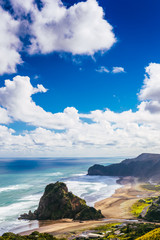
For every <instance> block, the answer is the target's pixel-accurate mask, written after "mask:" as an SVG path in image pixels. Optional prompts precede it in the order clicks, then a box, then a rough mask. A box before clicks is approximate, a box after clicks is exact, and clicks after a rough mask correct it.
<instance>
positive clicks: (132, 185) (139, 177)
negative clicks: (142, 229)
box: [19, 154, 160, 237]
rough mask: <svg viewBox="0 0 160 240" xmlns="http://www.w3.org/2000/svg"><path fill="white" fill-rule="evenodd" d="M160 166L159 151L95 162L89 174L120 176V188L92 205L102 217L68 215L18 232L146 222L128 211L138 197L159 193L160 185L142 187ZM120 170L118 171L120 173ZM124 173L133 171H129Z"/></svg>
mask: <svg viewBox="0 0 160 240" xmlns="http://www.w3.org/2000/svg"><path fill="white" fill-rule="evenodd" d="M148 165H149V166H150V169H149V168H148ZM159 167H160V155H159V154H155V155H154V154H141V155H140V156H138V157H137V158H134V159H127V160H124V161H122V162H121V163H119V164H112V165H110V166H107V167H105V166H102V165H94V166H93V167H91V168H90V169H89V170H88V174H89V175H94V174H95V175H101V176H107V175H109V176H119V179H118V181H117V183H119V188H118V189H117V190H116V191H115V193H114V194H113V195H112V196H110V197H108V198H106V199H103V200H101V201H99V202H96V203H95V205H94V207H95V209H96V210H101V213H102V215H103V216H104V218H103V219H100V220H96V219H95V220H88V221H81V220H76V221H75V220H71V219H62V220H57V221H52V220H48V221H39V227H38V228H36V229H32V230H30V231H26V232H21V231H20V229H19V232H21V233H20V234H21V235H26V234H27V235H28V234H30V233H31V232H33V230H36V231H38V232H40V233H44V232H47V233H51V234H52V235H55V236H61V237H62V236H70V235H71V234H72V233H73V232H74V233H75V232H80V231H82V230H85V229H90V228H94V227H96V226H99V225H105V224H106V223H113V222H116V223H117V222H123V223H125V222H138V221H139V222H145V220H144V219H138V218H137V216H135V215H134V214H133V212H132V211H131V210H132V206H133V204H135V203H136V202H137V201H139V200H142V199H147V198H153V197H158V196H159V195H160V194H159V190H160V189H157V190H155V189H152V188H151V189H150V188H145V187H144V186H145V185H146V184H148V183H149V179H152V180H153V179H154V180H157V181H159V174H158V172H157V169H159ZM124 169H125V171H124ZM137 169H138V172H137ZM143 170H145V173H146V174H145V176H144V175H143V174H142V172H143ZM116 172H117V174H116ZM119 173H121V175H120V174H119ZM127 173H132V174H130V175H129V174H127ZM153 186H154V184H153ZM157 186H159V185H157Z"/></svg>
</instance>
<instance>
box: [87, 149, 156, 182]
mask: <svg viewBox="0 0 160 240" xmlns="http://www.w3.org/2000/svg"><path fill="white" fill-rule="evenodd" d="M159 172H160V154H149V153H143V154H141V155H139V156H138V157H136V158H133V159H126V160H124V161H122V162H121V163H116V164H111V165H109V166H102V165H98V164H96V165H94V166H92V167H90V168H89V169H88V175H101V176H119V177H126V176H132V177H137V178H139V179H140V180H148V179H152V180H155V181H159V180H160V174H159Z"/></svg>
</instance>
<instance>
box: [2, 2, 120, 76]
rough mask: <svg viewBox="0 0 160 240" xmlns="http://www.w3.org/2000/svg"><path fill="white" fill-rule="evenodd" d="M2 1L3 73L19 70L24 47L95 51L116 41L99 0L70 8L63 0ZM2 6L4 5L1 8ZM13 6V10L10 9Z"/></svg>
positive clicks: (44, 50)
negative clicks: (7, 5) (38, 0)
mask: <svg viewBox="0 0 160 240" xmlns="http://www.w3.org/2000/svg"><path fill="white" fill-rule="evenodd" d="M9 2H10V4H11V9H10V8H7V7H5V4H7V3H8V2H7V3H6V2H5V1H0V16H1V23H0V33H1V38H0V49H1V51H0V74H1V75H2V74H4V73H14V72H16V66H17V65H18V64H21V63H22V59H21V51H22V50H23V51H27V52H29V53H30V54H31V55H32V54H36V53H41V54H47V53H51V52H55V51H56V52H67V53H71V54H73V55H76V54H79V55H82V54H85V55H93V54H94V53H95V52H97V51H107V50H109V49H110V48H111V47H112V45H113V44H114V43H115V42H116V38H115V35H114V33H113V28H112V26H111V25H110V24H109V23H108V22H107V20H105V18H104V17H105V16H104V11H103V9H102V7H100V6H99V5H98V2H97V1H96V0H87V1H85V2H84V1H82V2H79V3H77V4H74V5H72V6H70V7H69V8H67V7H66V6H65V5H64V4H63V3H62V2H61V1H60V0H42V1H41V4H40V5H39V4H38V2H36V1H34V0H24V1H23V4H22V1H21V0H9ZM2 7H3V8H2ZM10 10H11V11H10ZM26 39H27V41H26Z"/></svg>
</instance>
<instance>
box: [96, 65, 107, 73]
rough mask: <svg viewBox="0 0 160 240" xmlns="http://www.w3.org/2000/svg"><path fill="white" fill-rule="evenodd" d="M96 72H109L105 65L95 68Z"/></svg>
mask: <svg viewBox="0 0 160 240" xmlns="http://www.w3.org/2000/svg"><path fill="white" fill-rule="evenodd" d="M96 72H99V73H109V70H108V69H107V68H106V67H104V66H101V67H99V68H98V69H96Z"/></svg>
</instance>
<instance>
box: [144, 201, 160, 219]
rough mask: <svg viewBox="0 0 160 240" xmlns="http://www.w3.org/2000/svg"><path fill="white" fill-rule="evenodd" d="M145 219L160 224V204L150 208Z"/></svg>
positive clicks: (154, 204)
mask: <svg viewBox="0 0 160 240" xmlns="http://www.w3.org/2000/svg"><path fill="white" fill-rule="evenodd" d="M144 219H146V220H147V221H150V222H160V204H158V203H153V204H152V205H151V206H150V207H149V209H148V211H147V213H146V215H145V217H144Z"/></svg>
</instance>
